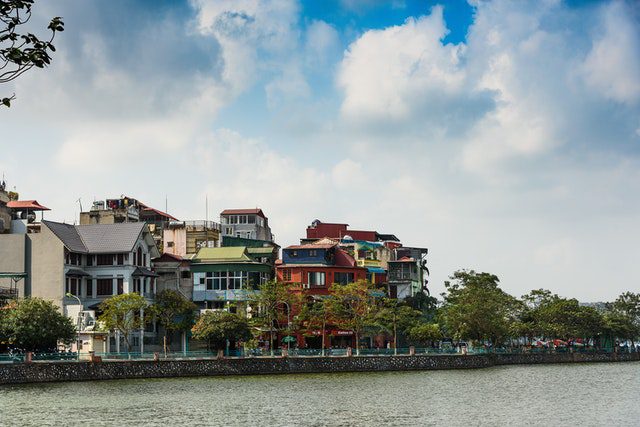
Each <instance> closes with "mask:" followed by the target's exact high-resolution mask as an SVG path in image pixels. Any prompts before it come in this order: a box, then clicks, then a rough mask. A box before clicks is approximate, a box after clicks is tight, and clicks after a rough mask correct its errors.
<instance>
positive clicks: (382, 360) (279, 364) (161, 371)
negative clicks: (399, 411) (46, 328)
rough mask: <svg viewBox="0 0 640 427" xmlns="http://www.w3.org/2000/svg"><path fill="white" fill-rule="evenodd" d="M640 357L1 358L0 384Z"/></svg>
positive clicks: (633, 357) (631, 357) (639, 356)
mask: <svg viewBox="0 0 640 427" xmlns="http://www.w3.org/2000/svg"><path fill="white" fill-rule="evenodd" d="M634 361H640V353H601V354H583V353H557V354H478V355H415V356H404V355H402V356H356V357H320V356H309V357H276V358H271V357H264V358H263V357H255V358H225V359H190V360H179V359H170V360H158V361H153V360H124V361H123V360H119V361H104V362H99V363H92V362H88V361H87V362H82V361H81V362H77V361H72V362H68V361H56V362H34V363H20V364H0V386H1V385H11V384H29V383H44V382H66V381H102V380H113V379H144V378H172V377H206V376H229V375H275V374H304V373H333V372H393V371H429V370H445V369H481V368H490V367H493V366H505V365H535V364H557V363H606V362H634Z"/></svg>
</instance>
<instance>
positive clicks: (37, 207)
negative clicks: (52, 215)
mask: <svg viewBox="0 0 640 427" xmlns="http://www.w3.org/2000/svg"><path fill="white" fill-rule="evenodd" d="M7 207H8V208H11V209H28V210H30V211H50V210H51V209H49V208H48V207H46V206H42V205H41V204H40V203H38V201H37V200H12V201H10V202H7Z"/></svg>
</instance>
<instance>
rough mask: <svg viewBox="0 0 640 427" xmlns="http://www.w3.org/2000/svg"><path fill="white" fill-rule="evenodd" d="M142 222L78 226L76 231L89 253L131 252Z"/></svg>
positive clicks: (142, 224) (140, 230) (140, 231)
mask: <svg viewBox="0 0 640 427" xmlns="http://www.w3.org/2000/svg"><path fill="white" fill-rule="evenodd" d="M145 225H146V224H145V223H144V222H123V223H119V224H91V225H78V226H76V229H77V230H78V234H79V235H80V238H81V239H82V241H83V242H84V244H85V245H86V247H87V250H88V251H89V252H93V253H99V252H102V253H108V252H131V251H132V250H133V246H134V245H135V244H136V241H137V240H138V237H139V236H140V233H142V229H143V228H144V226H145Z"/></svg>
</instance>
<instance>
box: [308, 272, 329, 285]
mask: <svg viewBox="0 0 640 427" xmlns="http://www.w3.org/2000/svg"><path fill="white" fill-rule="evenodd" d="M307 278H308V284H309V286H324V285H325V280H324V279H325V273H321V272H319V271H310V272H309V273H307Z"/></svg>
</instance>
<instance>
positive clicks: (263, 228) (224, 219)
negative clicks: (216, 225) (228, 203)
mask: <svg viewBox="0 0 640 427" xmlns="http://www.w3.org/2000/svg"><path fill="white" fill-rule="evenodd" d="M220 225H221V227H222V235H223V236H233V237H242V238H245V239H255V240H267V241H270V242H272V241H273V240H274V239H273V234H272V233H271V228H270V227H269V219H268V218H267V217H266V216H265V214H264V212H262V209H259V208H255V209H226V210H224V211H222V212H221V213H220Z"/></svg>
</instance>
